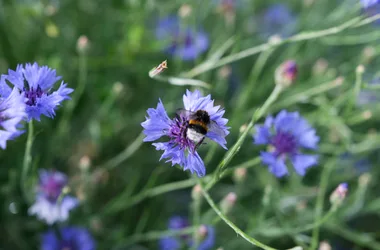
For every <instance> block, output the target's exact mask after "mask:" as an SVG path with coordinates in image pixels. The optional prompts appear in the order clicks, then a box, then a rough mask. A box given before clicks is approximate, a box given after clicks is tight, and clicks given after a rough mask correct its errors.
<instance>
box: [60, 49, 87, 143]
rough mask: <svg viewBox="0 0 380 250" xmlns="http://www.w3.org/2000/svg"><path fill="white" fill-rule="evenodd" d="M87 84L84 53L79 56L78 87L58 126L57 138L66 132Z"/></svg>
mask: <svg viewBox="0 0 380 250" xmlns="http://www.w3.org/2000/svg"><path fill="white" fill-rule="evenodd" d="M86 83H87V56H86V55H85V54H84V53H81V54H80V55H79V76H78V86H77V88H76V89H75V91H74V95H73V98H72V100H71V101H70V102H68V103H67V105H66V109H65V110H64V113H63V116H62V118H61V120H60V123H59V126H58V136H59V137H61V136H63V135H64V134H65V133H66V132H67V131H68V125H69V121H70V118H71V115H72V113H73V111H74V109H75V107H76V105H77V104H78V102H79V99H80V98H81V96H82V94H83V92H84V90H85V88H86Z"/></svg>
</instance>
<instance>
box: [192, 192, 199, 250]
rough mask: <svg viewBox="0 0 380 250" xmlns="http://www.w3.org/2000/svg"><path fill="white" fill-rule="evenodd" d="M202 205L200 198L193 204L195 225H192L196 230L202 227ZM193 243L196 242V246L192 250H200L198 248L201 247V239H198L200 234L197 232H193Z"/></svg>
mask: <svg viewBox="0 0 380 250" xmlns="http://www.w3.org/2000/svg"><path fill="white" fill-rule="evenodd" d="M201 204H202V199H199V197H198V198H195V199H194V200H193V204H192V210H193V223H192V225H193V226H194V227H195V228H199V226H200V222H201ZM193 242H194V244H193V246H192V247H191V249H192V250H196V249H198V246H199V237H198V234H197V230H194V231H193Z"/></svg>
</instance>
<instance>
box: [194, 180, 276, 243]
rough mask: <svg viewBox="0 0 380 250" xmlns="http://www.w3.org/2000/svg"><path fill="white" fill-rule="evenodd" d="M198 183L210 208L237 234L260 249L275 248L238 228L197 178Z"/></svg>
mask: <svg viewBox="0 0 380 250" xmlns="http://www.w3.org/2000/svg"><path fill="white" fill-rule="evenodd" d="M198 184H199V185H200V186H201V189H202V193H203V196H204V197H205V199H206V201H207V203H208V204H209V205H210V206H211V208H212V209H213V210H214V211H215V213H216V214H217V215H218V216H219V217H220V218H221V219H222V220H223V221H224V222H225V223H226V224H227V225H228V226H229V227H230V228H232V229H233V230H234V231H235V232H236V233H237V234H238V235H240V236H241V237H243V239H245V240H246V241H248V242H249V243H251V244H252V245H254V246H257V247H260V248H262V249H266V250H275V248H272V247H270V246H267V245H265V244H263V243H261V242H260V241H258V240H256V239H254V238H252V237H250V236H249V235H247V234H246V233H245V232H243V231H242V230H241V229H240V228H238V227H237V226H236V225H235V224H234V223H233V222H232V221H230V220H229V219H228V218H227V216H225V215H224V214H223V213H222V212H221V211H220V210H219V209H218V207H217V206H216V204H215V202H214V201H213V200H212V199H211V197H210V195H209V194H208V193H207V191H206V189H205V187H204V186H203V183H202V182H201V180H199V179H198Z"/></svg>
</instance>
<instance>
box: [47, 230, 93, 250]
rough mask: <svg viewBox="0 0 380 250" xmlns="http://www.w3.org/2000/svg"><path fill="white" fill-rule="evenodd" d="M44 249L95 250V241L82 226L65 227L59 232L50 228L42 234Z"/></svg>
mask: <svg viewBox="0 0 380 250" xmlns="http://www.w3.org/2000/svg"><path fill="white" fill-rule="evenodd" d="M41 249H42V250H63V249H67V250H69V249H70V250H95V241H94V239H93V237H92V236H91V234H90V233H89V231H88V230H87V229H85V228H82V227H64V228H62V229H60V230H58V232H56V231H54V230H49V231H48V232H46V233H45V234H43V235H42V245H41Z"/></svg>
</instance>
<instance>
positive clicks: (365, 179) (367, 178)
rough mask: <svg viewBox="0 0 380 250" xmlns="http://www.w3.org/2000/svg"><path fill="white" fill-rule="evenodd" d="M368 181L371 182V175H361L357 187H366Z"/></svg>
mask: <svg viewBox="0 0 380 250" xmlns="http://www.w3.org/2000/svg"><path fill="white" fill-rule="evenodd" d="M370 181H371V175H370V174H369V173H365V174H362V175H361V176H360V177H359V187H366V186H368V184H369V182H370Z"/></svg>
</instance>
